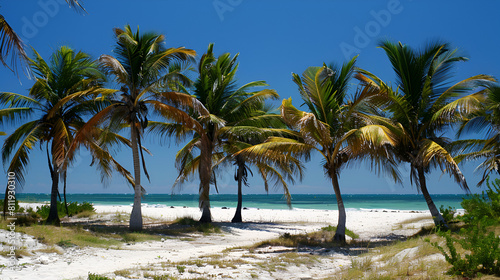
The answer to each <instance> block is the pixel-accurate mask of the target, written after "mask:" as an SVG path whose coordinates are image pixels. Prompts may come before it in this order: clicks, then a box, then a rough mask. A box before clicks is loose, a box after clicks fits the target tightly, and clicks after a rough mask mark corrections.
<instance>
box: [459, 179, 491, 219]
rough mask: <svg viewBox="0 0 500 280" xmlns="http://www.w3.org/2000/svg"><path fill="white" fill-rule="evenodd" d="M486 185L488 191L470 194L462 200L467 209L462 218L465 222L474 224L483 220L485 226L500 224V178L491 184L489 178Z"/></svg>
mask: <svg viewBox="0 0 500 280" xmlns="http://www.w3.org/2000/svg"><path fill="white" fill-rule="evenodd" d="M486 185H487V188H488V189H487V190H486V192H484V191H483V192H482V194H481V195H479V194H473V195H470V196H469V198H467V199H464V200H463V201H462V203H461V205H462V207H463V208H464V210H465V214H464V216H463V217H462V219H463V221H464V222H465V223H467V224H471V225H472V224H478V223H479V222H480V221H481V223H482V224H484V226H491V225H495V224H500V179H496V180H495V181H493V182H492V183H491V184H490V182H489V180H488V181H487V182H486Z"/></svg>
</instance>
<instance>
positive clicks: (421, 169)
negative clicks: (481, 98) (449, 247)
mask: <svg viewBox="0 0 500 280" xmlns="http://www.w3.org/2000/svg"><path fill="white" fill-rule="evenodd" d="M380 48H382V49H383V50H384V51H385V53H386V55H387V57H388V58H389V61H390V62H391V65H392V68H393V69H394V72H395V74H396V85H395V88H392V87H390V86H389V85H387V84H386V83H384V82H383V81H382V80H381V79H380V78H378V77H376V76H375V75H373V74H372V73H370V72H368V71H365V70H360V74H359V75H358V78H359V79H360V80H361V81H363V83H365V85H366V86H367V87H370V88H376V89H378V90H381V91H384V92H386V93H387V96H388V100H389V104H388V105H387V106H386V110H387V113H388V117H390V118H391V119H392V120H393V121H394V122H397V123H398V124H400V125H399V128H400V129H399V132H398V133H397V135H398V138H399V139H398V145H397V146H396V147H395V148H394V149H393V150H392V151H393V154H394V156H396V157H397V158H398V159H399V160H400V161H401V162H404V163H408V164H409V165H410V179H411V182H412V183H414V184H415V185H416V186H417V188H418V190H419V191H421V192H422V194H423V196H424V198H425V201H426V202H427V206H428V207H429V210H430V212H431V214H432V216H433V218H434V221H435V223H436V225H438V224H443V225H446V222H445V220H444V219H443V217H442V216H441V214H440V213H439V211H438V209H437V208H436V206H435V204H434V202H433V200H432V198H431V196H430V194H429V191H428V187H427V183H426V178H425V176H426V174H427V173H429V172H430V171H431V169H432V168H433V167H441V169H442V170H443V171H444V172H447V173H448V174H449V175H450V176H451V177H453V178H454V179H455V181H456V182H457V183H458V184H459V186H460V187H461V188H462V189H464V190H466V191H468V186H467V182H466V180H465V177H464V175H463V174H462V172H461V171H460V169H459V167H458V165H457V162H456V161H455V160H454V159H453V157H452V156H451V154H450V152H449V150H448V146H449V144H450V142H451V141H450V140H449V139H448V138H446V137H445V136H443V134H444V133H445V131H446V129H447V128H449V127H450V125H452V124H453V123H455V122H457V121H459V120H460V118H459V117H458V115H457V114H456V112H455V111H450V110H446V108H448V107H446V106H447V104H449V103H450V102H451V101H453V100H455V99H456V97H457V96H459V95H461V94H462V93H463V92H467V91H470V90H472V89H474V88H476V87H477V86H480V85H481V84H483V83H485V82H489V81H493V78H492V77H490V76H486V75H477V76H473V77H470V78H468V79H465V80H463V81H460V82H458V83H456V84H454V85H451V84H450V77H451V70H452V69H453V66H454V65H455V63H457V62H460V61H465V60H466V58H465V57H462V56H458V55H457V51H456V50H452V49H450V46H449V45H448V44H445V43H440V42H434V43H430V44H428V45H426V46H425V47H424V48H423V49H421V50H416V49H413V48H411V47H409V46H406V45H403V44H401V43H392V42H389V41H385V42H382V43H381V44H380ZM450 85H451V86H450Z"/></svg>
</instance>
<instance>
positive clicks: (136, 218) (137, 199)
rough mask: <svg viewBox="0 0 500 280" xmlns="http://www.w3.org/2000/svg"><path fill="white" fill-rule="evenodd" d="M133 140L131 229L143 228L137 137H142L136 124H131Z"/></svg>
mask: <svg viewBox="0 0 500 280" xmlns="http://www.w3.org/2000/svg"><path fill="white" fill-rule="evenodd" d="M130 132H131V138H132V139H131V140H132V157H133V161H134V182H135V186H134V206H133V207H132V213H131V214H130V222H129V227H130V230H131V231H136V230H142V212H141V196H142V187H141V166H140V163H139V148H138V144H137V138H138V137H140V136H139V134H138V133H137V128H136V127H135V125H134V124H132V125H131V129H130Z"/></svg>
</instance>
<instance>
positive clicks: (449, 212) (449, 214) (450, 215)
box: [439, 205, 457, 223]
mask: <svg viewBox="0 0 500 280" xmlns="http://www.w3.org/2000/svg"><path fill="white" fill-rule="evenodd" d="M439 212H441V215H442V216H443V219H444V220H445V221H446V222H447V223H449V222H451V221H453V219H454V218H455V213H456V212H457V210H456V209H455V208H453V207H451V206H448V208H445V207H444V205H441V207H439Z"/></svg>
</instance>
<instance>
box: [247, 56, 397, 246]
mask: <svg viewBox="0 0 500 280" xmlns="http://www.w3.org/2000/svg"><path fill="white" fill-rule="evenodd" d="M355 61H356V58H353V59H352V60H351V61H349V62H347V63H345V64H344V65H343V66H342V67H341V68H336V67H334V66H330V67H327V66H326V65H324V66H323V67H309V68H307V70H306V71H305V72H304V73H303V74H302V77H300V76H299V75H297V74H293V81H294V82H295V83H296V84H297V85H298V87H299V92H300V95H301V97H302V100H303V101H304V103H305V105H306V106H307V107H308V109H309V112H305V111H300V110H298V109H297V108H295V107H294V106H293V105H292V101H291V99H285V100H283V102H282V106H281V116H282V117H283V119H284V121H285V123H286V124H287V125H289V126H290V127H293V128H295V129H296V130H297V131H298V132H299V133H300V135H301V138H300V139H290V138H282V137H271V138H269V139H268V140H267V141H266V142H265V143H263V144H259V145H255V146H253V147H251V148H248V149H245V150H243V151H241V152H240V153H239V154H243V155H252V156H253V157H255V158H260V159H263V160H264V159H267V160H273V161H276V162H286V161H288V160H289V158H290V156H292V155H294V156H297V157H303V158H305V159H306V160H308V159H309V156H310V153H311V151H313V150H314V151H317V152H319V154H321V155H322V156H323V158H324V161H323V168H324V170H325V174H326V175H327V176H328V178H330V179H331V182H332V186H333V190H334V192H335V196H336V198H337V205H338V209H339V216H338V226H337V230H336V233H335V236H334V240H335V241H339V242H345V229H346V228H345V223H346V213H345V207H344V202H343V200H342V196H341V191H340V186H339V181H338V180H339V176H340V172H341V170H342V169H343V168H344V167H346V166H347V165H348V163H349V162H352V161H354V160H363V159H371V160H372V165H371V167H374V168H375V169H376V170H377V169H378V170H380V168H382V169H384V168H387V170H388V171H389V172H390V174H391V175H392V176H394V178H395V179H397V178H398V176H397V175H398V174H397V173H396V172H395V170H394V168H393V162H392V161H391V160H390V159H387V152H386V148H385V147H386V146H387V145H394V144H395V142H394V140H393V138H392V137H393V136H392V135H391V133H390V130H389V129H388V128H387V127H386V126H384V125H381V124H379V123H384V122H385V123H387V121H386V120H384V119H383V118H380V117H376V116H375V114H376V113H377V108H376V105H377V102H378V99H379V96H378V91H374V90H371V89H365V90H363V91H357V92H356V94H355V95H354V96H353V99H352V100H350V99H348V95H347V91H348V86H349V82H350V79H351V76H352V73H353V71H354V64H355ZM237 155H238V153H237ZM384 170H385V169H384Z"/></svg>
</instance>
